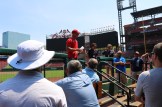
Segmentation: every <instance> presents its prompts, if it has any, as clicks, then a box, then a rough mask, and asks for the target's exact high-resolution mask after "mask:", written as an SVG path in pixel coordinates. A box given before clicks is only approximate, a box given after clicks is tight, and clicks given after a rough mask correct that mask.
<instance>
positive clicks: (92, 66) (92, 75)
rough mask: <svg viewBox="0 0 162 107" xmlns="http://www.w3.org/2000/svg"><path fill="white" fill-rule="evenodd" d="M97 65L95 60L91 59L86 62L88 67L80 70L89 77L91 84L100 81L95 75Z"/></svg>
mask: <svg viewBox="0 0 162 107" xmlns="http://www.w3.org/2000/svg"><path fill="white" fill-rule="evenodd" d="M97 65H98V61H97V59H95V58H91V59H89V61H88V66H87V67H86V68H85V69H83V70H82V72H83V73H86V74H87V75H88V76H89V77H90V79H91V81H92V83H95V82H98V81H99V80H100V79H99V76H98V75H97V73H96V71H95V70H96V68H97Z"/></svg>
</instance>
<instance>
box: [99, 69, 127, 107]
mask: <svg viewBox="0 0 162 107" xmlns="http://www.w3.org/2000/svg"><path fill="white" fill-rule="evenodd" d="M96 72H97V73H98V74H99V75H101V76H102V77H104V78H105V79H107V80H109V81H110V82H111V83H113V84H114V85H116V86H117V87H119V88H120V89H122V90H123V91H124V92H125V93H126V94H127V106H128V107H129V93H128V92H127V91H126V90H125V89H124V88H123V87H122V86H120V85H119V84H117V83H115V82H114V81H113V80H111V79H110V78H108V77H106V76H105V75H103V74H102V73H101V72H99V71H96Z"/></svg>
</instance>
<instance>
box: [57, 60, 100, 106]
mask: <svg viewBox="0 0 162 107" xmlns="http://www.w3.org/2000/svg"><path fill="white" fill-rule="evenodd" d="M67 75H68V76H67V77H66V78H64V79H61V80H59V81H57V82H55V83H56V84H57V85H59V86H61V87H62V88H63V90H64V92H65V96H66V99H67V105H68V107H99V103H98V99H97V96H96V93H95V90H94V87H93V84H92V82H91V79H90V78H89V76H88V75H86V74H85V73H82V65H81V63H80V62H79V61H78V60H71V61H69V62H68V64H67Z"/></svg>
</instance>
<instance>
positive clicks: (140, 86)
mask: <svg viewBox="0 0 162 107" xmlns="http://www.w3.org/2000/svg"><path fill="white" fill-rule="evenodd" d="M142 81H143V75H141V74H140V75H139V78H138V81H137V86H136V89H135V100H136V101H140V102H144V100H143V99H144V94H143V83H142Z"/></svg>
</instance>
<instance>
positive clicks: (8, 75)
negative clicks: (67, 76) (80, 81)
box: [0, 70, 64, 82]
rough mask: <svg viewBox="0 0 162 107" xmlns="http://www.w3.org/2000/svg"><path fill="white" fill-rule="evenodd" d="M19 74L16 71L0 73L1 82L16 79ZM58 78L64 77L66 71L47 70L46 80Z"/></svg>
mask: <svg viewBox="0 0 162 107" xmlns="http://www.w3.org/2000/svg"><path fill="white" fill-rule="evenodd" d="M16 74H17V72H16V71H13V72H12V71H11V72H8V71H7V72H5V71H3V72H0V82H3V81H5V80H7V79H9V78H12V77H14V76H15V75H16ZM56 77H60V78H61V77H64V71H63V70H47V71H46V72H45V78H47V79H48V78H56Z"/></svg>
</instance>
